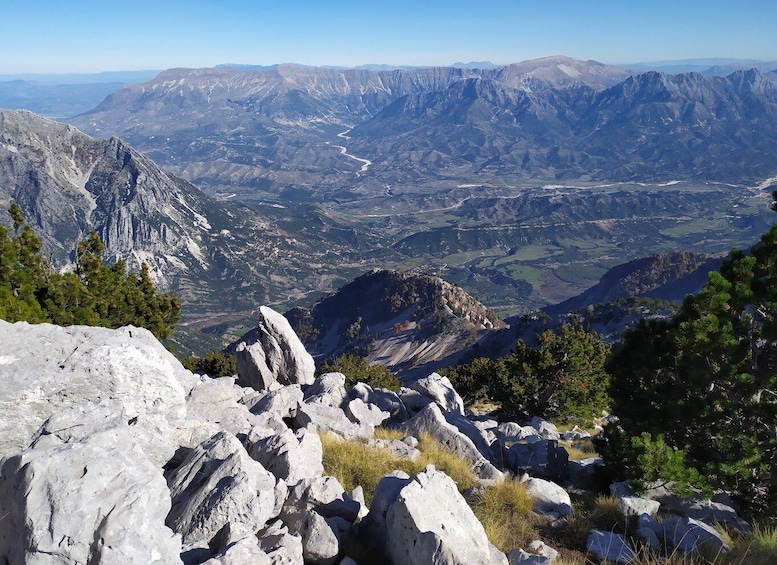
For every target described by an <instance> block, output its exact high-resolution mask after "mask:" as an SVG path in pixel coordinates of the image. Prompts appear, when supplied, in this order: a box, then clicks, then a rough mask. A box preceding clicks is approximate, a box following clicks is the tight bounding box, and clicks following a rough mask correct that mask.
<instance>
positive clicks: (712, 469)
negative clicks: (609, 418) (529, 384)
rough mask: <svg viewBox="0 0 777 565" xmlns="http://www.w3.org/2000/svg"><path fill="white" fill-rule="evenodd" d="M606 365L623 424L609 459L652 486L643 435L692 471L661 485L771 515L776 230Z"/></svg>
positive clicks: (776, 392) (774, 493)
mask: <svg viewBox="0 0 777 565" xmlns="http://www.w3.org/2000/svg"><path fill="white" fill-rule="evenodd" d="M773 196H774V198H775V202H777V193H774V194H773ZM610 368H611V372H612V387H611V390H610V393H611V395H612V398H613V413H615V414H616V415H617V416H618V417H619V419H620V420H619V423H618V426H609V427H608V429H607V431H606V438H607V441H608V444H607V446H606V450H605V452H604V455H606V456H607V458H608V460H609V461H608V463H610V464H611V465H615V464H619V463H622V462H626V463H627V464H628V468H629V469H630V470H631V473H632V476H633V478H636V479H638V480H641V482H643V483H649V482H650V481H651V480H653V478H652V477H651V476H649V475H648V473H646V472H645V473H643V472H642V471H641V468H640V465H639V464H638V462H639V461H640V458H641V457H644V456H645V454H646V453H647V452H648V451H649V448H650V447H651V446H650V444H645V443H644V442H640V441H636V442H635V441H634V438H639V437H641V434H642V433H643V432H646V433H648V434H651V436H652V437H661V438H662V441H665V442H666V445H667V446H669V448H671V449H672V450H674V451H676V452H678V453H682V454H683V457H684V461H685V467H687V468H685V469H684V468H683V467H682V466H681V465H674V469H675V470H676V473H674V475H675V476H674V477H663V479H668V478H672V479H673V480H677V481H679V482H680V483H683V482H688V483H689V484H690V486H694V487H696V488H701V489H709V488H722V489H725V490H727V491H728V492H730V493H732V494H733V495H734V496H735V497H736V498H737V499H738V500H739V502H740V503H742V504H743V505H745V506H747V507H749V508H750V509H751V510H755V511H762V512H769V510H768V509H769V508H770V507H772V508H773V505H774V503H775V502H777V434H776V433H775V429H776V428H775V426H776V423H777V224H773V225H772V227H771V228H770V229H769V230H768V231H767V232H766V233H765V234H764V235H763V236H762V237H761V241H760V244H759V245H757V246H755V247H753V248H752V249H751V252H750V253H749V254H745V253H743V252H741V251H732V253H731V256H730V258H729V259H728V260H727V261H725V262H724V263H723V265H722V266H721V268H720V271H718V272H713V273H710V275H709V279H708V282H707V284H706V285H705V287H704V288H703V289H702V290H701V291H700V292H699V293H697V294H696V295H694V296H688V297H686V299H685V301H684V303H683V306H682V308H681V310H680V312H679V314H678V315H677V316H676V317H675V318H674V319H673V320H671V321H669V322H663V323H661V322H642V323H641V324H640V325H639V326H638V327H636V328H635V329H634V330H633V331H631V332H629V333H627V335H626V336H625V339H624V342H623V344H622V346H621V347H620V348H619V349H618V350H617V351H616V352H615V353H614V355H613V359H612V363H611V365H610ZM635 463H636V464H635ZM675 463H677V460H675ZM772 513H773V512H772Z"/></svg>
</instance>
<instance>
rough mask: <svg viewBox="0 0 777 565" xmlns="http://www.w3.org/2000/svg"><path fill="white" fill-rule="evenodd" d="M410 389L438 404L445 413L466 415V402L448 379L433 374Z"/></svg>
mask: <svg viewBox="0 0 777 565" xmlns="http://www.w3.org/2000/svg"><path fill="white" fill-rule="evenodd" d="M408 388H410V389H412V390H414V391H416V392H418V393H420V394H422V395H424V396H425V397H427V398H429V399H431V400H432V401H433V402H436V403H437V404H438V405H439V406H440V408H442V409H443V410H444V411H445V412H453V413H455V414H461V415H462V416H463V415H464V401H463V400H462V398H461V396H459V393H458V392H456V389H455V388H453V385H452V384H451V381H450V379H448V377H443V376H441V375H438V374H437V373H432V374H431V375H429V376H428V377H423V378H420V379H418V380H417V381H415V382H413V383H411V384H410V385H408Z"/></svg>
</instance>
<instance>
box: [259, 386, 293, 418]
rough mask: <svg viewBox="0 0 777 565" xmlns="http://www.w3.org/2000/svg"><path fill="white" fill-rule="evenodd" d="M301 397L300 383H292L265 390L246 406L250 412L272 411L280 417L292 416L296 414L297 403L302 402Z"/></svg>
mask: <svg viewBox="0 0 777 565" xmlns="http://www.w3.org/2000/svg"><path fill="white" fill-rule="evenodd" d="M303 398H304V395H303V393H302V388H301V387H300V385H298V384H293V385H286V386H283V387H281V388H278V389H276V390H271V391H267V392H266V393H265V394H263V395H262V396H259V397H258V398H254V399H252V400H251V401H250V402H249V403H248V404H247V406H248V408H249V409H250V411H251V413H252V414H263V413H265V412H273V413H275V414H278V415H279V416H280V417H281V418H293V417H294V416H296V415H297V404H299V403H300V402H302V400H303Z"/></svg>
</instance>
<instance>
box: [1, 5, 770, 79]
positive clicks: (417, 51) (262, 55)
mask: <svg viewBox="0 0 777 565" xmlns="http://www.w3.org/2000/svg"><path fill="white" fill-rule="evenodd" d="M6 15H7V17H8V21H9V25H7V26H6V29H5V30H4V32H3V34H2V36H0V49H2V50H3V51H4V52H5V53H8V54H13V55H12V56H7V57H5V58H4V60H2V61H0V75H19V74H27V75H32V74H45V75H48V74H95V73H100V72H110V71H122V72H127V71H137V70H145V71H148V70H163V69H168V68H174V67H190V68H202V67H213V66H216V65H219V64H245V65H273V64H278V63H285V62H289V63H297V64H301V65H310V66H343V67H357V66H362V65H380V64H385V65H391V66H450V65H451V64H453V63H455V62H462V63H468V62H471V61H490V62H492V63H494V64H496V65H504V64H510V63H515V62H520V61H525V60H530V59H538V58H542V57H546V56H553V55H567V56H570V57H575V58H578V59H583V60H588V59H592V60H596V61H599V62H602V63H609V64H629V63H639V62H643V61H644V62H655V61H677V60H687V59H703V58H722V59H754V60H763V61H772V60H777V42H774V41H772V40H771V38H772V34H773V30H772V27H773V23H772V22H774V21H776V20H777V3H775V2H773V1H767V0H754V1H752V2H747V3H744V4H742V5H735V4H733V3H726V2H718V1H712V2H710V1H705V2H702V1H701V0H689V1H687V2H682V3H675V2H669V1H667V0H658V1H656V2H652V3H645V4H644V5H628V6H626V5H624V4H623V3H621V2H618V1H616V0H600V1H592V2H588V3H581V2H579V1H577V2H575V1H570V0H566V1H561V2H556V3H545V4H542V5H540V4H529V3H520V2H515V1H514V0H511V1H508V0H494V1H491V2H485V3H478V4H473V3H470V2H463V1H461V0H449V1H447V2H442V1H441V0H431V1H428V2H424V3H423V4H419V3H415V2H412V3H411V2H409V1H407V0H398V1H397V2H393V3H392V4H391V5H390V6H388V7H386V6H385V5H369V4H366V5H365V4H364V3H359V2H355V1H353V0H345V1H341V2H339V3H336V4H335V5H324V4H321V3H317V2H311V1H309V0H301V1H299V2H295V3H294V4H293V5H269V4H264V3H256V2H249V1H247V0H239V1H238V0H226V1H225V2H222V3H220V4H218V5H216V4H215V3H211V2H206V1H204V0H193V1H189V2H183V1H182V0H169V1H166V2H158V1H155V2H151V1H149V0H137V1H136V2H134V3H132V4H130V5H127V4H115V3H108V4H106V3H102V2H97V1H96V0H74V1H73V2H69V3H50V2H47V1H45V0H29V1H28V2H25V3H16V4H14V5H13V6H11V7H9V8H8V9H7V11H6Z"/></svg>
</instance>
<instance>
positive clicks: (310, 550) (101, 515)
mask: <svg viewBox="0 0 777 565" xmlns="http://www.w3.org/2000/svg"><path fill="white" fill-rule="evenodd" d="M276 316H279V315H278V314H277V313H272V312H270V311H267V312H266V318H267V319H268V321H267V323H266V324H264V325H263V326H261V332H259V333H265V332H266V333H267V334H269V335H271V336H272V339H265V340H264V342H263V344H262V346H261V349H262V351H261V353H259V352H258V348H254V349H253V351H252V355H254V356H255V357H258V358H261V359H275V358H279V357H284V358H289V357H296V359H295V362H294V363H290V364H287V366H288V367H292V366H294V367H304V366H307V365H308V363H309V362H310V361H309V359H308V358H307V357H306V356H307V354H306V353H304V351H303V350H302V349H301V348H300V347H299V345H300V344H299V340H298V338H297V337H296V335H294V334H293V332H289V331H288V329H287V328H285V327H283V324H277V323H274V322H273V321H272V320H275V317H276ZM276 321H277V320H276ZM0 339H1V340H2V342H3V343H4V349H3V355H2V356H1V357H0V409H2V413H3V419H2V421H1V423H2V426H3V428H2V432H3V433H2V438H3V443H2V444H1V445H0V473H1V474H2V481H0V516H2V521H3V522H2V527H1V528H0V556H2V558H3V559H4V560H5V562H7V563H9V565H17V564H21V563H31V562H42V561H45V562H48V563H86V562H121V563H128V564H131V563H138V564H141V563H143V564H150V563H159V564H161V563H185V564H187V565H189V564H191V565H195V564H200V563H206V564H208V565H216V564H228V563H230V564H243V563H265V564H276V565H280V564H297V563H298V564H303V563H305V564H308V563H310V564H325V565H329V564H334V563H340V564H349V565H350V564H351V563H354V560H353V559H352V558H351V557H350V556H349V551H350V550H349V548H350V547H353V546H352V545H350V544H351V542H354V541H357V540H359V539H362V540H364V539H368V540H369V542H370V543H371V544H372V545H373V546H374V547H378V548H379V549H380V551H381V552H382V553H384V555H385V556H386V557H387V558H388V560H389V561H391V562H394V563H419V564H420V563H439V564H442V563H468V564H469V563H484V564H485V563H489V564H490V563H499V564H506V563H508V562H509V563H549V562H550V559H551V557H547V556H548V555H553V550H552V549H551V548H548V547H547V546H545V545H544V544H542V543H541V542H536V543H534V544H532V546H531V547H527V548H526V549H528V550H529V551H531V552H532V553H528V552H526V551H524V550H523V549H521V548H516V549H515V550H513V551H511V552H510V555H509V561H508V556H506V555H505V554H503V553H501V552H499V551H498V550H497V549H496V548H494V547H493V546H492V545H491V544H490V543H489V541H488V539H487V538H486V536H485V532H484V530H483V527H482V525H481V524H480V523H479V522H478V520H477V519H476V518H475V516H474V514H473V513H472V510H471V509H470V508H469V506H468V505H467V503H466V501H465V499H464V498H463V497H462V495H461V494H460V493H459V492H458V490H457V489H456V486H455V484H454V483H453V481H452V480H451V479H450V478H449V477H447V475H445V474H444V473H442V472H440V471H438V470H436V469H435V468H434V467H432V466H428V467H427V468H426V469H425V470H424V471H422V472H421V473H418V474H417V475H415V476H413V477H409V476H407V475H404V474H402V473H396V472H395V473H391V474H389V475H387V476H385V477H384V478H383V479H382V480H381V482H380V483H379V485H378V487H377V489H376V492H375V495H374V497H373V500H372V503H371V505H370V506H369V508H367V507H366V506H365V504H364V502H363V499H362V498H361V496H360V493H359V489H358V488H357V489H355V490H354V491H353V492H351V493H346V492H345V491H344V489H343V488H342V486H341V485H340V484H339V483H338V481H337V480H336V479H334V478H332V477H327V476H323V468H322V465H321V442H320V440H319V435H318V434H319V433H333V434H336V435H337V436H339V437H340V438H342V439H343V440H347V441H358V440H359V439H360V438H361V439H362V440H367V439H369V438H371V437H372V430H374V427H375V426H377V425H381V424H385V423H387V422H390V421H393V422H395V423H396V424H395V425H398V426H399V427H400V429H402V430H405V432H406V433H407V434H408V435H407V438H406V439H407V442H408V443H409V444H412V437H413V436H414V435H417V434H418V433H420V430H424V431H425V432H426V433H428V434H430V435H432V436H433V437H435V438H436V439H437V440H438V441H439V442H440V443H442V444H443V445H446V446H447V447H448V448H449V449H451V450H453V451H454V452H456V453H458V454H459V455H460V456H461V457H463V458H465V459H467V460H468V461H470V462H471V464H472V465H473V467H474V468H475V470H476V471H477V474H478V476H479V477H480V480H481V482H482V483H483V484H493V483H494V482H498V481H501V480H503V479H504V476H505V475H508V474H521V475H523V476H524V477H525V478H526V482H527V488H528V491H529V492H530V493H531V494H532V496H533V497H534V508H535V511H536V512H537V513H540V514H543V515H545V516H547V517H548V518H547V519H549V520H554V519H558V518H560V517H563V516H566V515H568V514H569V512H570V511H571V502H570V498H569V494H568V493H567V491H566V490H565V489H564V488H562V486H560V485H561V484H564V485H566V486H567V487H571V486H574V485H578V487H579V486H580V485H582V484H584V481H585V477H586V476H587V475H589V474H590V472H591V470H592V469H593V468H594V467H595V466H596V465H597V464H599V463H597V461H596V460H592V461H583V462H579V463H574V464H573V463H571V462H568V461H567V459H566V457H565V453H566V452H565V450H564V449H563V448H561V447H559V446H558V443H557V442H558V440H559V439H560V438H561V437H567V436H566V435H562V434H559V433H558V431H557V430H556V429H555V427H554V426H553V425H552V424H550V423H548V422H544V421H542V420H540V419H538V418H537V419H535V420H533V421H532V422H531V423H527V424H526V425H519V424H517V423H509V422H503V423H501V424H500V423H498V422H496V421H493V420H487V419H483V418H481V419H471V417H468V416H467V415H465V414H464V413H463V412H464V411H463V403H462V402H461V399H460V398H458V395H457V394H456V392H455V390H453V388H452V387H451V386H450V383H449V382H447V379H444V378H442V377H440V376H439V375H436V374H431V375H429V376H428V377H427V378H425V379H421V380H419V381H418V382H416V383H415V384H414V385H413V387H412V388H404V389H400V390H399V392H398V393H396V394H395V393H391V392H390V391H385V390H372V389H371V388H370V387H369V386H367V385H364V384H363V383H362V384H358V385H356V386H354V387H352V388H350V389H348V390H346V389H345V388H344V386H343V384H342V383H343V382H344V376H343V375H339V374H336V373H330V374H328V375H322V376H321V377H319V378H318V379H316V380H315V381H314V382H312V384H302V383H299V382H291V380H293V379H294V378H295V377H292V376H291V375H292V374H297V375H304V374H305V373H304V372H303V373H293V372H292V373H289V372H285V373H284V372H278V373H277V377H278V378H277V379H276V380H273V379H269V380H268V381H267V382H266V383H265V385H264V386H260V387H259V390H257V389H256V388H244V387H243V386H240V383H241V382H243V378H244V377H243V375H240V374H238V376H237V380H236V379H235V378H221V379H211V378H210V377H207V376H205V375H194V374H192V373H190V372H188V371H186V370H185V369H183V367H181V365H180V364H179V363H178V362H177V361H176V360H175V358H174V357H173V356H172V355H171V354H170V353H169V352H168V351H167V350H166V349H165V348H164V347H162V346H161V344H159V343H158V342H157V341H156V340H155V339H154V338H153V336H152V335H151V334H150V333H149V332H147V331H145V330H143V329H139V328H132V327H128V328H122V329H119V330H107V329H103V328H86V327H75V326H74V327H70V328H61V327H58V326H52V325H48V324H42V325H37V326H35V325H29V324H27V323H24V322H20V323H16V324H8V323H6V322H2V321H0ZM260 341H261V340H259V341H257V343H259V342H260ZM306 378H307V377H303V380H305V379H306ZM282 383H287V384H282ZM364 406H369V407H372V408H371V409H370V410H367V411H364V410H361V409H360V408H359V407H362V408H363V407H364ZM569 433H570V434H572V435H571V436H569V437H570V439H571V438H572V437H581V433H582V432H580V431H573V432H569ZM398 443H402V442H398ZM403 445H405V449H404V451H405V452H406V453H408V456H412V452H411V451H408V450H407V448H408V445H407V444H403ZM387 448H389V447H388V446H387ZM497 454H499V458H498V461H499V465H500V468H498V467H497V466H496V465H495V464H494V463H493V461H494V460H495V459H497V457H496V455H497ZM501 465H504V466H503V467H501ZM612 490H613V493H614V495H616V496H617V498H618V500H619V504H620V505H621V506H622V508H623V512H624V514H625V515H634V516H635V519H638V520H639V523H640V526H641V528H640V532H642V534H641V535H642V536H643V538H644V539H645V540H646V541H647V542H648V543H653V542H654V541H656V543H659V544H661V543H663V544H667V546H668V547H670V548H671V547H676V548H677V550H678V551H685V552H691V553H692V552H695V551H698V550H699V548H700V547H701V546H702V545H706V544H709V545H711V546H712V547H714V548H719V549H721V550H724V549H725V541H724V540H722V539H720V538H719V537H718V536H717V535H716V533H715V531H714V530H713V529H712V528H711V527H710V526H708V525H707V524H708V523H711V521H712V520H713V517H714V519H715V520H717V521H718V522H726V523H729V524H730V525H732V527H736V528H744V529H746V528H747V525H746V524H744V523H743V522H742V521H741V520H740V519H739V518H738V517H737V516H736V514H735V512H734V511H733V510H732V509H730V508H729V507H727V506H725V505H723V504H721V503H715V502H696V503H693V502H687V501H686V502H681V503H680V504H678V503H677V501H675V503H674V504H673V506H672V507H671V511H672V512H673V513H675V514H676V515H675V516H673V517H672V518H669V519H665V520H664V521H663V522H659V521H657V520H655V519H654V518H653V516H654V515H655V514H656V512H657V511H658V510H659V508H661V506H662V504H663V503H662V502H657V501H652V500H645V499H640V498H638V497H634V496H633V493H631V492H629V491H628V489H627V487H625V485H614V486H613V487H612ZM365 536H366V538H365ZM588 548H589V551H590V553H591V554H592V555H595V556H597V557H598V558H599V559H605V558H607V559H609V560H611V561H619V562H627V561H628V556H629V555H631V554H632V553H633V550H632V549H631V548H630V547H629V546H628V542H627V541H626V540H625V539H622V538H618V537H617V536H616V535H615V534H612V533H611V532H596V531H593V532H591V534H590V536H589V541H588ZM607 552H615V553H607ZM616 554H617V555H616Z"/></svg>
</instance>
